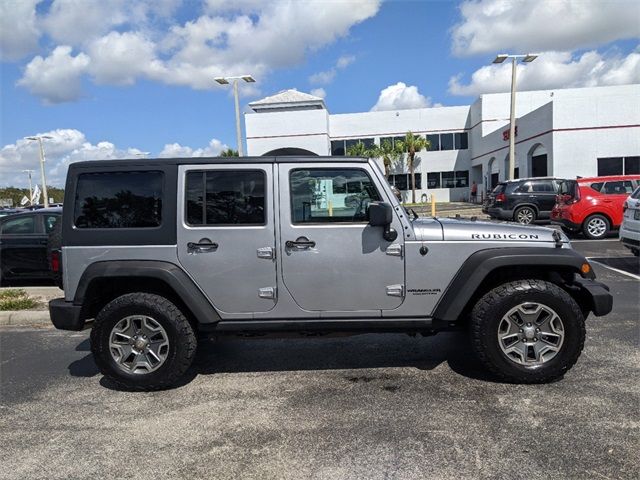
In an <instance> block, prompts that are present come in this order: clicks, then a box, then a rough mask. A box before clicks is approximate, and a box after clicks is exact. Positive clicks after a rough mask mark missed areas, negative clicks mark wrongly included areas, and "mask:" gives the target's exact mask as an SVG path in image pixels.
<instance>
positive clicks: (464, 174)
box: [456, 170, 469, 188]
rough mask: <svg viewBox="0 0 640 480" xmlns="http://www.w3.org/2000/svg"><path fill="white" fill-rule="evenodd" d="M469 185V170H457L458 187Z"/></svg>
mask: <svg viewBox="0 0 640 480" xmlns="http://www.w3.org/2000/svg"><path fill="white" fill-rule="evenodd" d="M468 186H469V170H456V188H464V187H468Z"/></svg>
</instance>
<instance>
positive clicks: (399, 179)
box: [389, 173, 409, 190]
mask: <svg viewBox="0 0 640 480" xmlns="http://www.w3.org/2000/svg"><path fill="white" fill-rule="evenodd" d="M389 182H391V184H392V185H393V186H394V187H396V188H397V189H398V190H408V189H409V188H408V187H409V182H408V181H407V174H406V173H400V174H396V175H390V176H389Z"/></svg>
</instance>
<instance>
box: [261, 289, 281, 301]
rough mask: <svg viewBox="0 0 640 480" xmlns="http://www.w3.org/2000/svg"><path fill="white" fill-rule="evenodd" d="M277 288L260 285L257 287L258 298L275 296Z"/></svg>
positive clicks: (272, 297)
mask: <svg viewBox="0 0 640 480" xmlns="http://www.w3.org/2000/svg"><path fill="white" fill-rule="evenodd" d="M277 292H278V289H277V287H262V288H259V289H258V296H259V297H260V298H271V299H274V298H276V295H277Z"/></svg>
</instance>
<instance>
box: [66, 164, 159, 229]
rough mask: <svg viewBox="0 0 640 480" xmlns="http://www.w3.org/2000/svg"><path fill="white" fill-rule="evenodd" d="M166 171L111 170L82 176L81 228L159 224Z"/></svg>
mask: <svg viewBox="0 0 640 480" xmlns="http://www.w3.org/2000/svg"><path fill="white" fill-rule="evenodd" d="M162 183H163V173H162V172H155V171H147V172H110V173H83V174H81V175H79V176H78V182H77V187H76V202H75V209H74V223H75V226H76V227H78V228H153V227H159V226H160V222H161V212H162Z"/></svg>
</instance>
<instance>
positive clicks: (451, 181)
mask: <svg viewBox="0 0 640 480" xmlns="http://www.w3.org/2000/svg"><path fill="white" fill-rule="evenodd" d="M455 186H456V174H455V172H442V188H454V187H455Z"/></svg>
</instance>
